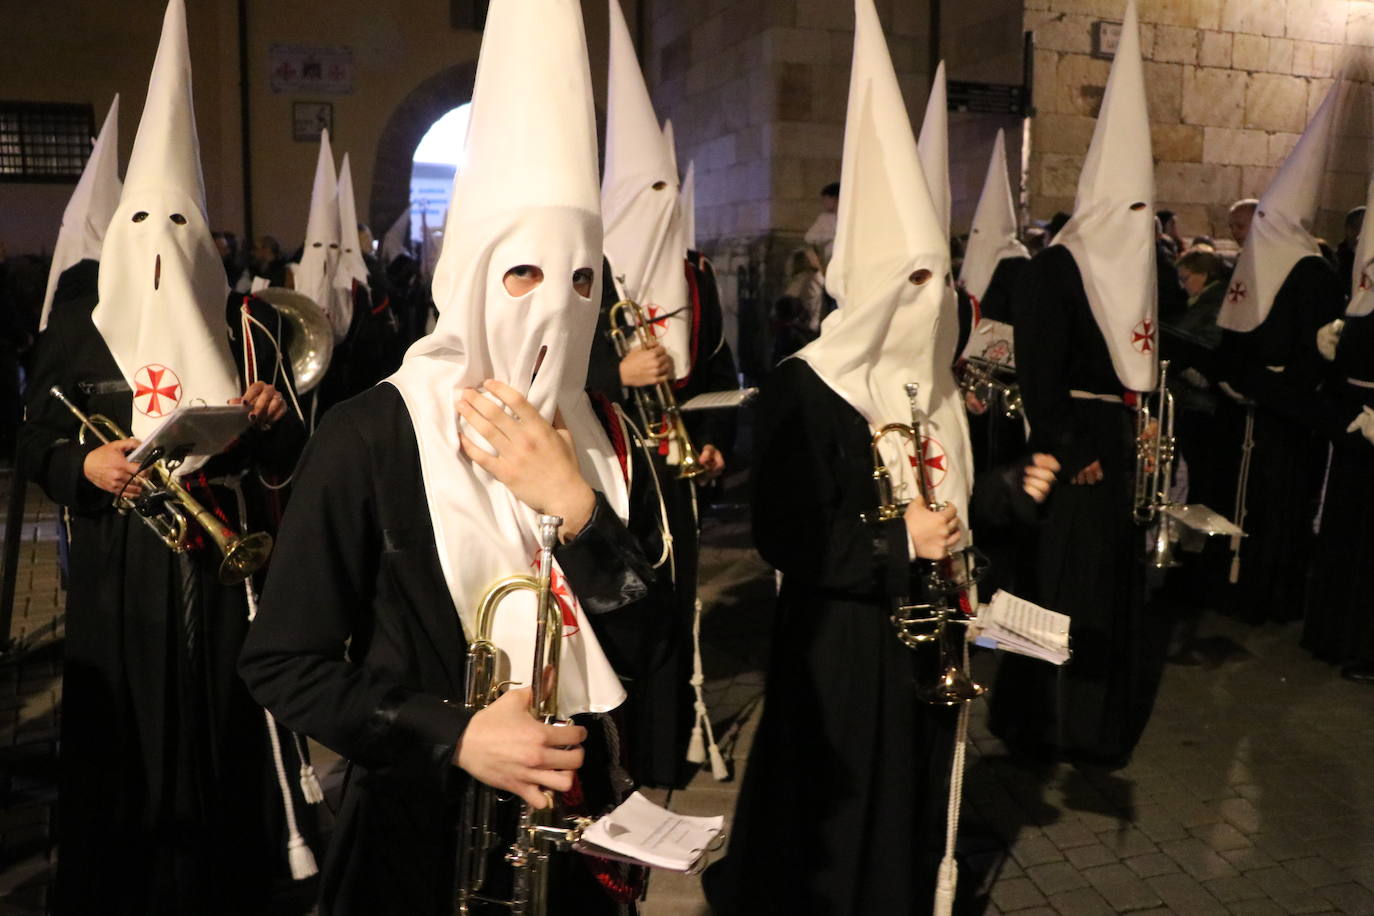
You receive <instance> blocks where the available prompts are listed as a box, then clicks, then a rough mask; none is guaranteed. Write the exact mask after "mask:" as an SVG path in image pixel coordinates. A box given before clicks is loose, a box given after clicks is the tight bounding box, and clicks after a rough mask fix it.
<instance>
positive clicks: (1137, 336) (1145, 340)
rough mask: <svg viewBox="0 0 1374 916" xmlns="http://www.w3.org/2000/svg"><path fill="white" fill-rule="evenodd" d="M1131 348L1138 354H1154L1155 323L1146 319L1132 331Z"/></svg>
mask: <svg viewBox="0 0 1374 916" xmlns="http://www.w3.org/2000/svg"><path fill="white" fill-rule="evenodd" d="M1131 347H1132V348H1134V349H1135V351H1136V352H1137V353H1153V352H1154V349H1155V323H1154V322H1153V321H1151V320H1150V319H1148V318H1146V319H1145V320H1144V321H1142V322H1140V324H1138V325H1136V326H1135V328H1134V329H1132V331H1131Z"/></svg>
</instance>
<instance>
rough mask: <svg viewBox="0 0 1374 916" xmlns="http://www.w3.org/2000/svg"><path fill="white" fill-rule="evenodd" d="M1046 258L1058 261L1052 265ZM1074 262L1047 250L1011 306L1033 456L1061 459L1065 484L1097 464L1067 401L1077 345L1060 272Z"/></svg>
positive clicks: (1033, 265)
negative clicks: (1072, 350)
mask: <svg viewBox="0 0 1374 916" xmlns="http://www.w3.org/2000/svg"><path fill="white" fill-rule="evenodd" d="M1046 255H1054V256H1056V257H1055V258H1054V260H1051V259H1050V258H1049V257H1046ZM1065 267H1067V268H1069V269H1072V259H1071V258H1069V257H1068V256H1067V254H1064V255H1059V253H1058V252H1057V250H1056V249H1049V250H1048V251H1046V252H1045V253H1044V254H1042V255H1040V256H1037V257H1036V258H1035V259H1033V260H1032V261H1031V262H1030V264H1028V265H1027V266H1026V269H1025V271H1024V272H1023V273H1022V284H1021V288H1020V290H1019V291H1018V293H1017V296H1016V300H1015V303H1014V305H1013V309H1014V313H1015V319H1016V320H1015V327H1014V339H1015V345H1016V371H1017V376H1018V377H1019V380H1020V383H1021V399H1022V401H1023V402H1024V403H1025V407H1026V416H1027V418H1028V419H1029V420H1030V425H1031V440H1032V445H1033V447H1034V450H1035V451H1039V452H1048V453H1049V454H1051V455H1054V456H1055V457H1056V458H1058V459H1059V464H1060V467H1061V470H1060V472H1059V474H1060V477H1061V479H1068V478H1070V477H1072V476H1073V475H1074V474H1076V473H1078V472H1079V471H1081V470H1082V469H1083V468H1085V467H1087V466H1088V465H1089V464H1091V463H1092V462H1093V461H1095V460H1097V457H1098V456H1097V455H1095V454H1092V453H1093V451H1094V449H1093V446H1092V442H1091V439H1090V438H1089V437H1087V436H1085V435H1084V434H1083V432H1082V431H1081V430H1079V429H1078V428H1077V426H1076V424H1075V422H1074V412H1073V403H1072V398H1071V397H1070V396H1069V390H1070V388H1071V385H1070V383H1069V362H1070V354H1069V348H1070V347H1071V346H1072V342H1073V321H1072V315H1071V309H1072V306H1073V303H1072V302H1071V301H1070V299H1069V297H1068V295H1067V290H1066V289H1065V288H1064V286H1065V279H1066V278H1065V277H1064V276H1063V275H1062V271H1063V270H1064V268H1065Z"/></svg>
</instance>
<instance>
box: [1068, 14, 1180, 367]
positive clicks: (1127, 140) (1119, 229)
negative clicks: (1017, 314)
mask: <svg viewBox="0 0 1374 916" xmlns="http://www.w3.org/2000/svg"><path fill="white" fill-rule="evenodd" d="M1052 244H1054V245H1063V246H1064V247H1065V248H1067V249H1068V250H1069V251H1070V252H1071V253H1072V254H1073V259H1074V261H1075V262H1077V264H1078V270H1079V273H1080V274H1081V275H1082V277H1083V290H1084V292H1085V293H1087V296H1088V304H1089V305H1090V306H1091V307H1092V312H1093V318H1095V319H1096V320H1097V326H1098V328H1100V329H1101V331H1102V337H1103V339H1104V340H1105V341H1106V343H1107V350H1108V352H1109V353H1110V354H1111V357H1112V366H1113V368H1115V369H1116V375H1117V378H1118V379H1119V380H1120V382H1121V384H1122V385H1123V386H1124V387H1125V388H1127V389H1128V390H1132V391H1149V390H1152V389H1153V388H1154V387H1155V385H1156V378H1157V376H1158V362H1159V354H1158V345H1159V329H1158V319H1157V314H1158V310H1159V306H1158V301H1159V279H1158V276H1157V274H1156V272H1155V180H1154V159H1153V158H1152V155H1151V152H1150V116H1149V111H1148V110H1147V107H1146V102H1145V67H1144V64H1143V63H1142V62H1141V57H1140V26H1139V21H1138V18H1137V16H1136V4H1135V0H1127V4H1126V15H1125V17H1124V21H1123V22H1122V24H1121V41H1120V44H1118V45H1117V50H1116V58H1115V59H1114V60H1113V61H1112V70H1111V75H1110V76H1108V77H1107V89H1106V92H1105V93H1104V94H1103V97H1102V110H1101V112H1100V113H1099V114H1098V116H1097V127H1096V128H1095V129H1094V131H1093V139H1092V144H1091V145H1090V146H1089V147H1088V155H1087V158H1086V160H1085V161H1084V163H1083V171H1082V173H1081V174H1080V176H1079V179H1078V199H1077V200H1076V201H1075V202H1074V209H1073V216H1072V217H1070V218H1069V221H1068V222H1067V223H1066V224H1065V225H1064V228H1063V229H1061V230H1060V232H1059V234H1058V235H1056V236H1055V237H1054V242H1053V243H1052Z"/></svg>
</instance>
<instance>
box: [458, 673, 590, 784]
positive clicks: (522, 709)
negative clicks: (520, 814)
mask: <svg viewBox="0 0 1374 916" xmlns="http://www.w3.org/2000/svg"><path fill="white" fill-rule="evenodd" d="M586 740H587V730H586V729H585V728H583V727H582V726H580V725H545V724H544V723H542V722H540V721H539V720H538V719H536V718H535V717H534V716H533V715H531V714H530V689H529V688H528V687H521V688H520V689H518V690H508V691H506V693H505V694H504V695H502V697H501V698H500V699H498V700H497V701H496V702H495V703H492V704H491V705H490V706H488V707H486V708H485V709H480V710H478V711H477V712H476V713H475V714H474V715H473V717H472V719H471V721H469V722H468V727H467V729H465V730H464V732H463V737H462V738H461V739H460V740H459V741H458V746H457V747H456V748H454V751H453V765H454V766H457V767H461V768H462V769H464V770H466V771H467V772H468V773H469V774H471V775H472V777H473V778H474V779H477V780H480V781H481V782H484V783H486V784H487V785H489V786H491V787H493V788H496V789H500V790H502V791H504V792H513V793H514V794H516V795H519V796H520V797H521V798H523V799H524V800H525V801H526V802H528V803H529V804H530V806H531V807H533V808H546V807H548V804H549V799H548V798H547V797H546V796H545V794H544V791H545V790H546V789H552V790H554V791H556V792H567V791H568V790H569V789H571V788H572V784H573V771H574V770H577V769H578V768H579V767H581V766H582V748H581V744H582V742H583V741H586Z"/></svg>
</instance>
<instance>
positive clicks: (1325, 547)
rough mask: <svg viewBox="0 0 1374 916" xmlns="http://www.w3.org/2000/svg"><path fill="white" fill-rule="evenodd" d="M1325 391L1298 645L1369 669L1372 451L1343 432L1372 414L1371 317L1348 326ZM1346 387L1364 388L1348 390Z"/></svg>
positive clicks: (1372, 652)
mask: <svg viewBox="0 0 1374 916" xmlns="http://www.w3.org/2000/svg"><path fill="white" fill-rule="evenodd" d="M1335 362H1336V365H1335V369H1336V371H1337V373H1338V377H1337V378H1336V379H1333V380H1332V381H1331V382H1330V383H1328V385H1327V389H1326V390H1327V396H1326V398H1324V400H1325V401H1326V402H1327V403H1328V404H1329V408H1328V411H1329V413H1330V414H1331V415H1332V420H1333V422H1330V423H1329V424H1328V426H1327V428H1326V430H1325V432H1326V435H1327V437H1328V438H1329V440H1330V441H1331V443H1332V450H1331V459H1330V461H1331V464H1330V469H1329V470H1328V472H1327V477H1326V492H1325V497H1324V499H1323V500H1322V512H1321V529H1320V531H1319V532H1318V533H1317V539H1316V549H1315V550H1314V551H1313V553H1312V566H1311V571H1310V574H1309V576H1308V581H1307V614H1306V620H1305V622H1304V625H1303V632H1302V644H1303V646H1304V647H1305V648H1306V649H1308V650H1309V651H1310V652H1311V653H1312V654H1313V655H1315V656H1317V657H1318V658H1320V659H1324V660H1326V661H1331V662H1337V663H1340V662H1362V663H1365V664H1368V663H1370V662H1374V604H1372V603H1371V600H1370V596H1371V595H1374V446H1371V445H1370V444H1369V441H1368V440H1367V439H1365V438H1364V436H1363V435H1362V434H1360V432H1359V431H1358V430H1357V431H1356V432H1354V433H1347V432H1345V427H1346V426H1348V425H1349V423H1350V421H1351V420H1354V419H1355V417H1356V416H1358V415H1359V414H1360V412H1361V410H1362V409H1363V408H1365V407H1374V387H1371V383H1374V315H1367V316H1365V317H1363V318H1347V319H1345V329H1344V330H1343V331H1342V332H1341V338H1340V343H1339V345H1338V346H1337V348H1336V361H1335ZM1350 379H1355V380H1357V381H1360V382H1363V383H1364V384H1352V383H1351V382H1350Z"/></svg>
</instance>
